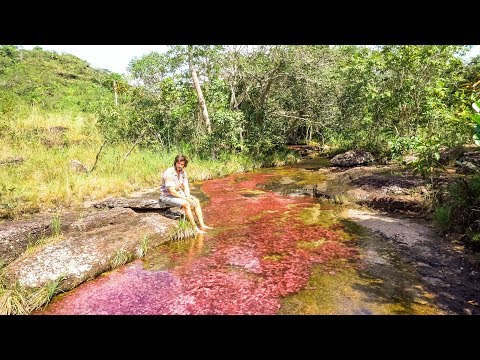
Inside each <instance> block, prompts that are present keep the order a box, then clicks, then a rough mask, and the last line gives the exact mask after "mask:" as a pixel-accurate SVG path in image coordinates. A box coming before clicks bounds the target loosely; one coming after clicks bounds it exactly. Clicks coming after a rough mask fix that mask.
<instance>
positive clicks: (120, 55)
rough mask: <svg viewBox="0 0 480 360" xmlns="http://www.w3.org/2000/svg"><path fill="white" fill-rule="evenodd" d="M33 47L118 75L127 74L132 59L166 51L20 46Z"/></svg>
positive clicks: (126, 47)
mask: <svg viewBox="0 0 480 360" xmlns="http://www.w3.org/2000/svg"><path fill="white" fill-rule="evenodd" d="M35 46H40V47H41V48H42V49H43V50H50V51H56V52H57V53H59V54H62V53H65V54H72V55H75V56H76V57H79V58H80V59H82V60H85V61H87V62H88V63H89V64H90V66H92V67H94V68H97V69H107V70H110V71H112V72H116V73H119V74H127V67H128V63H129V62H130V61H131V60H132V59H133V58H134V57H137V58H139V57H141V56H143V55H146V54H148V53H150V52H152V51H157V52H164V51H166V50H167V45H21V47H22V48H23V49H26V50H31V49H33V48H34V47H35Z"/></svg>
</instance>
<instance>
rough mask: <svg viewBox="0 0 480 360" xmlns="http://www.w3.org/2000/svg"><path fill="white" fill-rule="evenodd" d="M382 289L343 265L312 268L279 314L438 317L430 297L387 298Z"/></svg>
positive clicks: (373, 280)
mask: <svg viewBox="0 0 480 360" xmlns="http://www.w3.org/2000/svg"><path fill="white" fill-rule="evenodd" d="M333 267H334V268H335V271H333V270H328V269H329V268H333ZM385 285H386V284H385V283H384V281H383V280H382V279H378V278H375V277H369V276H363V274H362V273H360V272H358V271H357V270H355V269H354V268H352V267H349V266H348V265H347V264H345V263H343V264H342V263H336V262H335V263H331V264H330V267H324V266H322V267H321V266H316V267H315V268H314V270H313V272H312V276H311V277H310V279H309V281H308V283H307V285H306V286H305V287H304V288H303V290H302V291H300V292H298V293H297V294H295V295H292V296H288V297H285V298H284V299H282V305H281V308H280V310H279V314H307V315H313V314H383V315H388V314H442V311H441V310H439V309H437V308H435V306H433V305H432V304H431V302H432V295H431V294H429V293H425V292H423V293H422V294H421V296H417V297H414V298H411V299H409V298H406V297H405V296H401V295H399V294H398V293H394V294H391V293H390V294H389V293H388V291H387V290H386V286H385Z"/></svg>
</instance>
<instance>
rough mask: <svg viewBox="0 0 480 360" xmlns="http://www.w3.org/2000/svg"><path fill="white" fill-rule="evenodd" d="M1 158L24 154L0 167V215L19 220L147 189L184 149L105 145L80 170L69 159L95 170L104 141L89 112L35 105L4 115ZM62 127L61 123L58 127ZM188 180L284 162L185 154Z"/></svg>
mask: <svg viewBox="0 0 480 360" xmlns="http://www.w3.org/2000/svg"><path fill="white" fill-rule="evenodd" d="M0 125H1V127H2V129H4V130H2V132H0V141H1V142H2V147H1V148H0V159H5V158H7V157H12V156H21V157H22V158H24V161H23V162H22V163H20V164H12V165H4V166H2V167H1V168H0V170H1V171H0V219H1V218H3V219H17V218H20V217H21V216H22V215H24V214H28V213H35V212H39V211H47V210H52V209H58V208H62V207H64V208H65V207H67V208H76V207H77V208H78V207H81V206H82V205H83V203H84V202H85V201H95V200H99V199H103V198H106V197H108V196H114V197H118V196H126V195H128V194H129V193H131V192H134V191H137V190H140V189H142V188H145V187H155V186H159V185H160V181H161V178H160V176H161V173H162V171H163V170H164V169H166V168H167V167H169V166H171V165H172V162H173V159H174V158H175V156H176V155H177V154H178V153H181V152H182V150H181V149H177V150H175V149H173V150H170V151H167V150H154V149H145V148H141V147H139V146H136V147H135V148H134V149H133V151H132V152H131V153H130V154H129V155H128V157H127V158H126V159H125V155H126V154H127V153H128V152H129V150H130V149H131V147H132V144H130V143H123V144H111V143H109V142H107V143H106V144H105V146H104V147H103V149H102V151H101V153H100V155H99V158H98V162H97V165H96V167H95V169H94V170H93V171H89V172H86V173H84V172H76V171H74V170H73V169H71V168H70V164H69V163H70V161H71V160H78V161H80V162H81V163H82V164H83V165H84V166H85V167H86V168H87V169H88V170H91V169H92V167H93V165H94V163H95V159H96V156H97V153H98V151H99V149H100V147H101V145H102V143H103V141H104V139H103V137H102V136H101V135H100V133H99V132H98V130H97V128H96V118H95V117H94V116H93V115H89V114H81V113H80V114H78V113H54V114H52V113H47V112H44V111H41V110H39V109H38V108H36V107H32V108H31V110H30V112H29V114H28V115H27V116H26V117H23V118H21V119H18V118H14V119H11V118H10V119H5V118H0ZM59 127H62V128H60V130H58V129H59ZM186 155H187V156H188V157H189V159H190V163H189V165H188V169H187V171H188V174H189V178H190V181H201V180H206V179H212V178H216V177H222V176H225V175H228V174H231V173H238V172H246V171H250V170H252V169H255V168H259V167H262V166H264V165H265V164H267V163H272V164H280V163H282V161H283V162H285V158H283V160H281V159H280V157H279V155H277V156H272V158H271V159H266V160H265V161H264V162H261V161H260V160H258V159H254V158H252V157H249V156H245V155H231V156H229V157H227V158H226V159H225V160H222V161H214V160H210V159H199V158H196V157H195V154H188V153H187V154H186Z"/></svg>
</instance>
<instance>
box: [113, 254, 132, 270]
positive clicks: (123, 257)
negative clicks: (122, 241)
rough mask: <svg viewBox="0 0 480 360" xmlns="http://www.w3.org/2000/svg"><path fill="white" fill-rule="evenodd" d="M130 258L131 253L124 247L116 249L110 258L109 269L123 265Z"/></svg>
mask: <svg viewBox="0 0 480 360" xmlns="http://www.w3.org/2000/svg"><path fill="white" fill-rule="evenodd" d="M131 259H132V254H130V253H128V252H127V251H125V250H124V249H117V251H116V252H115V254H114V255H113V258H112V259H111V260H110V267H111V269H112V270H113V269H115V268H117V267H119V266H120V265H124V264H126V263H127V262H129V261H130V260H131Z"/></svg>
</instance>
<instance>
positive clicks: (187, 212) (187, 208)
mask: <svg viewBox="0 0 480 360" xmlns="http://www.w3.org/2000/svg"><path fill="white" fill-rule="evenodd" d="M182 208H183V209H184V210H185V215H187V218H188V220H189V221H190V223H191V224H192V225H193V227H194V228H195V230H196V231H197V232H200V231H201V230H200V229H199V228H198V227H197V224H196V223H195V219H194V218H193V213H192V209H191V208H190V204H188V203H187V204H184V205H182Z"/></svg>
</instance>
